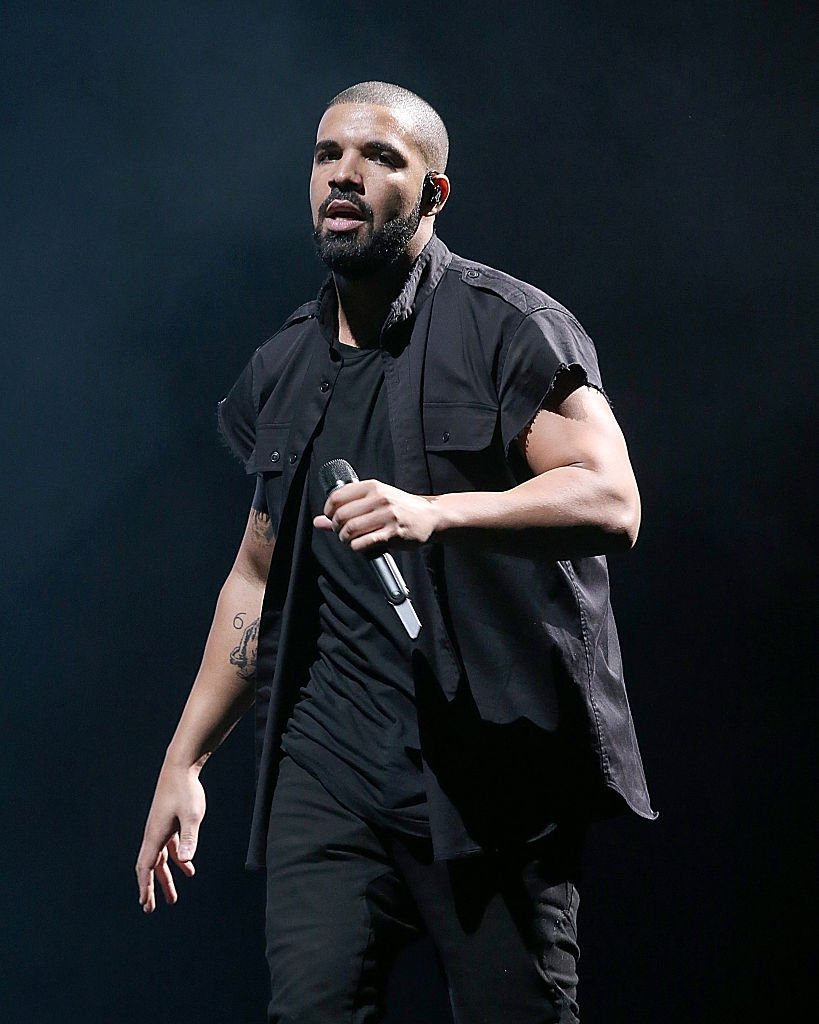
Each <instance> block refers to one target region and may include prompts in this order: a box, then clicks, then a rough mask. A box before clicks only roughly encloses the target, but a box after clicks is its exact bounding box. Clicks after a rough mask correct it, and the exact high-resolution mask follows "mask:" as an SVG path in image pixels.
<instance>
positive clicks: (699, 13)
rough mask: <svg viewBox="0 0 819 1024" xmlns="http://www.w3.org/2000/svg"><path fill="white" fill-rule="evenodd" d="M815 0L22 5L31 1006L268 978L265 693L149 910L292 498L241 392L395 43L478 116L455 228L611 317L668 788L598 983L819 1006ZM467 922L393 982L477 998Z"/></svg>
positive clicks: (13, 156) (21, 949) (731, 1009)
mask: <svg viewBox="0 0 819 1024" xmlns="http://www.w3.org/2000/svg"><path fill="white" fill-rule="evenodd" d="M811 7H812V5H808V4H796V3H794V4H786V3H778V4H777V3H769V4H757V3H718V4H712V3H699V4H697V3H686V2H677V3H659V4H648V3H646V4H641V3H638V4H623V3H613V2H606V0H603V2H598V3H591V2H585V0H580V2H559V3H558V2H555V3H552V2H546V3H536V4H532V5H523V4H505V5H497V10H496V9H494V5H493V7H490V5H488V4H481V3H473V4H468V5H467V4H457V3H456V4H454V5H453V4H450V5H430V4H427V5H419V4H412V5H404V6H401V7H395V8H393V7H391V6H390V5H382V4H363V3H356V2H349V3H347V4H344V5H342V4H333V3H326V2H321V3H314V4H292V5H290V4H275V3H261V2H256V3H254V2H249V0H248V2H234V3H232V4H228V3H218V2H215V0H210V2H201V0H200V2H197V3H193V2H191V3H182V2H179V0H167V2H165V3H155V2H154V3H137V2H124V3H101V2H88V3H84V4H67V3H63V4H60V3H51V4H49V3H45V2H42V0H36V2H32V0H29V2H26V3H8V2H7V3H6V4H5V5H4V10H3V14H2V21H0V80H1V81H2V90H0V91H1V92H2V119H3V120H2V139H1V140H0V147H1V148H2V172H1V173H2V179H1V180H2V195H3V208H4V210H3V218H2V221H3V236H4V240H3V243H2V249H1V250H0V289H2V297H3V314H2V328H3V342H2V354H3V398H4V400H3V402H2V416H3V423H2V428H3V436H4V437H5V438H6V442H5V444H4V445H3V456H2V466H3V480H4V481H5V486H4V489H3V490H4V494H3V505H4V512H5V514H6V523H5V528H4V530H3V553H2V557H3V573H2V577H3V587H4V590H3V596H2V601H3V607H2V620H1V621H2V622H3V627H4V633H5V639H4V644H3V651H4V655H5V661H6V668H5V671H4V680H3V682H4V686H3V691H4V692H3V705H4V715H3V718H4V720H5V723H6V728H5V729H4V730H3V732H4V736H3V740H2V745H1V746H2V761H3V763H2V764H0V768H2V779H3V793H2V808H0V811H2V821H3V823H4V827H3V843H2V849H3V865H2V904H1V905H0V920H2V921H3V926H4V927H3V932H4V936H5V937H4V939H3V946H4V949H3V953H4V960H5V963H4V964H3V966H2V970H0V977H2V982H0V984H2V987H3V988H4V989H5V990H6V991H4V992H3V993H2V995H0V1005H2V1006H3V1007H4V1010H5V1014H4V1015H5V1019H6V1020H10V1021H15V1022H16V1021H20V1022H26V1024H28V1022H31V1024H40V1022H43V1024H44V1022H47V1021H48V1022H50V1021H54V1020H60V1021H64V1022H67V1024H72V1022H75V1021H77V1022H79V1021H84V1022H85V1021H109V1020H116V1021H118V1022H120V1024H128V1022H133V1024H137V1022H140V1024H141V1022H145V1021H149V1020H150V1021H154V1022H157V1024H164V1022H171V1021H173V1022H175V1024H194V1022H196V1024H217V1022H219V1024H222V1022H226V1021H232V1022H248V1024H249V1022H254V1021H261V1020H262V1019H263V1010H264V1005H265V1002H266V985H267V982H266V975H265V967H264V963H263V955H262V954H263V940H262V934H261V927H262V903H263V892H262V880H261V879H260V878H259V877H258V876H252V875H248V874H246V873H245V872H244V871H243V867H242V864H243V858H244V844H245V840H246V834H247V829H248V824H249V813H250V805H251V796H252V752H251V740H250V733H249V729H248V728H247V726H248V724H249V723H243V724H242V726H240V728H239V730H238V731H237V733H236V734H235V735H234V736H233V737H232V738H231V740H230V741H229V742H228V743H227V745H226V746H225V747H224V748H223V750H222V751H220V753H219V755H218V756H217V757H216V758H215V759H214V761H213V762H212V763H211V765H209V767H208V768H207V769H206V772H205V774H204V776H203V779H204V781H205V784H206V788H207V790H208V796H209V810H208V816H207V818H206V821H205V825H204V827H203V832H202V836H201V842H200V852H199V854H198V857H197V867H198V875H197V877H196V879H195V880H193V881H190V882H185V883H183V884H182V886H181V889H182V894H181V901H180V903H179V904H178V906H177V907H175V908H173V909H169V908H167V907H165V906H164V905H163V906H161V907H160V908H159V911H158V913H157V914H155V915H154V916H153V917H151V918H147V919H146V918H145V917H144V916H143V915H142V914H141V912H140V910H139V907H138V905H137V893H136V888H135V885H134V880H133V862H134V859H135V856H136V852H137V848H138V845H139V841H140V837H141V831H142V825H143V820H144V815H145V813H146V811H147V808H148V804H149V802H150V797H151V793H152V789H153V783H154V779H155V775H156V772H157V770H158V768H159V766H160V763H161V760H162V756H163V753H164V748H165V745H166V744H167V741H168V739H169V737H170V734H171V732H172V729H173V726H174V724H175V721H176V717H177V715H178V712H179V710H180V708H181V705H182V703H183V701H184V698H185V695H186V693H187V690H188V688H189V686H190V682H191V680H192V678H193V674H194V672H195V669H196V666H197V664H198V660H199V655H200V652H201V647H202V644H203V641H204V638H205V635H206V631H207V628H208V625H209V622H210V617H211V613H212V608H213V603H214V601H215V598H216V594H217V592H218V589H219V586H220V584H221V581H222V578H223V576H224V574H225V572H226V571H227V569H228V568H229V566H230V563H231V560H232V557H233V553H234V551H235V548H236V546H237V544H238V541H239V539H240V536H241V531H242V526H243V523H244V520H245V517H246V512H247V507H248V504H249V500H250V490H249V482H248V481H247V480H246V479H245V478H244V477H243V475H242V473H241V470H240V468H239V467H238V466H237V465H236V463H235V462H233V461H232V460H231V459H230V458H229V456H228V454H227V453H226V451H225V450H224V449H223V448H222V447H221V446H220V444H219V441H218V440H217V435H216V427H215V415H214V409H215V404H216V402H217V400H218V399H219V398H220V397H221V396H222V395H223V394H224V393H225V392H226V390H227V389H228V387H229V386H230V384H231V383H232V381H233V380H234V378H235V377H236V375H237V374H238V373H239V371H240V370H241V368H242V366H243V365H244V363H245V361H246V359H247V358H248V357H249V355H250V353H251V352H252V351H253V349H254V348H255V347H256V346H257V345H258V344H259V343H260V342H261V341H262V340H263V339H264V338H265V337H266V336H267V335H268V334H270V333H272V331H273V330H274V329H275V328H276V327H277V326H278V324H279V323H280V322H281V321H282V319H283V318H284V317H285V316H286V314H287V313H288V312H289V311H290V310H291V309H292V308H293V307H295V306H296V305H298V304H300V303H301V302H302V301H304V300H305V299H307V298H309V297H311V296H312V295H313V293H314V292H315V290H316V289H317V286H318V284H319V282H320V279H321V277H322V270H321V268H320V266H319V264H318V263H317V262H316V260H315V257H314V256H313V254H312V246H311V243H310V240H309V209H308V202H307V181H308V175H309V162H310V154H311V148H312V142H313V138H314V130H315V126H316V123H317V121H318V119H319V117H320V115H321V112H322V110H323V105H324V103H325V102H326V100H327V99H329V98H330V97H331V96H332V95H333V94H334V93H335V92H337V91H338V90H339V89H341V88H343V87H345V86H347V85H349V84H351V83H353V82H355V81H360V80H362V79H368V78H384V79H386V80H389V81H396V82H399V83H401V84H404V85H406V86H408V87H409V88H411V89H413V90H416V91H417V92H419V93H420V94H421V95H423V96H424V97H425V98H427V99H429V100H430V101H431V102H432V103H433V105H435V106H436V107H437V108H438V109H439V111H440V112H441V114H442V115H443V117H444V119H445V120H446V122H447V124H448V126H449V129H450V134H451V138H452V159H451V163H450V167H449V172H450V175H451V177H452V180H453V185H454V188H453V196H452V199H451V202H450V205H449V206H448V208H447V210H446V213H445V214H444V216H443V217H442V218H441V222H440V225H439V230H440V234H441V236H442V237H443V238H444V240H445V241H446V242H447V244H448V245H449V246H450V248H452V249H453V250H454V251H456V252H458V253H461V254H462V255H465V256H468V257H471V258H474V259H478V260H480V261H482V262H486V263H489V264H492V265H495V266H499V267H501V268H503V269H505V270H507V271H509V272H511V273H513V274H516V275H517V276H520V277H523V278H525V279H527V280H530V281H532V282H533V283H535V284H537V285H539V286H540V287H542V288H544V289H545V290H546V291H548V292H550V293H551V294H553V295H555V296H556V297H557V298H558V299H559V300H561V301H562V302H564V303H565V304H566V305H568V306H569V308H571V309H572V310H573V311H574V312H575V313H576V314H577V315H578V316H579V317H580V319H581V320H582V321H583V323H584V324H585V326H586V328H587V329H588V330H589V332H590V333H591V335H592V337H593V338H595V340H596V342H597V345H598V349H599V353H600V359H601V364H602V367H603V372H604V376H605V380H606V382H607V386H608V389H609V391H610V393H611V395H612V396H613V398H614V401H615V408H616V411H617V413H618V416H619V418H620V420H621V422H622V424H623V427H624V430H625V431H626V434H627V436H628V438H629V442H630V446H631V451H632V457H633V461H634V464H635V467H636V470H637V473H638V477H639V480H640V483H641V488H642V494H643V501H644V520H643V521H644V525H643V530H642V535H641V538H640V542H639V544H638V546H637V548H636V549H635V551H634V552H633V553H632V554H630V555H628V556H621V557H616V558H613V559H612V576H613V589H614V601H615V607H616V610H617V612H618V620H619V624H620V630H621V636H622V642H623V647H624V651H625V657H626V663H627V669H628V681H629V692H630V696H631V702H632V706H633V709H634V714H635V718H636V721H637V727H638V732H639V735H640V739H641V744H642V749H643V755H644V760H645V763H646V770H647V773H648V777H649V783H650V785H651V789H652V795H653V800H654V804H655V806H656V807H657V808H658V809H659V811H660V814H661V816H660V819H659V820H658V821H657V822H656V823H653V824H651V823H647V822H643V821H638V820H626V819H621V820H617V821H614V822H610V823H607V824H603V825H600V826H598V827H596V828H595V830H594V833H593V838H592V841H591V843H590V847H589V851H588V856H587V863H586V871H587V881H586V884H585V886H584V888H583V902H582V906H581V914H580V926H581V942H582V944H583V959H582V965H581V979H582V988H581V999H582V1003H583V1006H584V1011H585V1016H584V1019H585V1020H586V1021H588V1022H603V1021H605V1022H606V1024H619V1022H622V1024H627V1022H628V1024H633V1022H635V1021H657V1022H663V1024H668V1022H675V1021H680V1022H682V1021H686V1022H688V1021H697V1022H699V1024H708V1022H715V1024H716V1022H720V1024H722V1022H725V1021H763V1020H764V1021H768V1020H796V1019H799V1016H798V1012H797V1006H798V1003H799V999H800V997H803V996H806V995H807V993H808V970H807V968H808V959H809V948H810V947H809V946H805V945H804V944H803V942H802V940H801V939H800V938H799V936H798V935H797V934H796V933H795V930H794V926H795V925H796V924H798V923H799V922H800V920H804V921H806V922H808V923H812V921H813V915H812V914H809V913H808V910H807V906H806V903H807V898H808V893H809V888H810V885H809V882H810V878H811V874H810V871H809V865H810V857H809V850H808V836H809V835H810V833H811V832H812V831H813V827H814V817H815V815H814V813H813V809H812V807H811V805H810V803H809V802H808V793H807V791H806V790H807V787H806V785H805V784H804V781H803V780H804V779H806V777H807V775H808V771H809V770H810V769H811V768H812V767H813V762H812V759H810V760H809V752H810V750H811V748H810V745H809V741H808V722H809V718H810V711H811V709H812V701H811V700H810V698H812V697H813V684H814V679H813V678H812V676H814V675H815V669H814V666H815V661H814V660H813V657H812V652H811V650H810V648H811V647H812V645H811V644H810V642H809V641H811V640H812V639H813V634H812V632H811V625H812V623H813V617H812V615H811V614H810V613H811V611H812V605H813V600H812V598H813V590H812V588H810V587H809V585H808V583H809V579H810V574H809V569H810V564H811V562H810V560H809V559H810V556H811V555H812V554H813V544H812V533H811V534H809V518H810V517H811V513H812V511H813V509H812V504H811V502H810V501H809V500H808V495H809V491H808V486H807V483H806V479H807V476H808V473H809V471H810V468H811V465H812V459H813V457H814V456H815V445H814V440H813V434H812V433H811V429H810V428H811V425H812V419H813V417H812V413H813V407H812V406H813V403H812V395H811V392H812V391H813V389H814V387H815V379H816V366H815V362H813V363H812V360H811V357H812V355H813V351H812V348H813V345H812V344H811V342H812V337H811V335H812V333H813V332H812V328H813V327H814V324H815V317H814V316H813V315H812V313H813V311H812V310H811V309H810V308H809V304H810V302H811V300H812V299H813V293H814V290H815V281H816V266H815V263H812V260H811V256H812V254H813V253H812V243H813V242H814V240H815V236H814V231H813V227H812V224H811V214H813V212H814V207H813V205H812V203H811V202H810V198H811V197H810V196H809V195H808V189H809V186H810V184H811V182H812V180H813V176H814V173H815V167H814V161H815V153H816V142H815V136H814V137H812V136H811V133H810V129H811V127H812V126H811V123H810V122H811V119H812V117H813V111H814V110H815V103H816V98H817V97H816V89H815V79H814V73H813V71H812V68H811V63H810V51H811V40H812V39H814V38H815V28H816V26H815V23H814V22H813V19H812V16H811V15H810V13H809V11H810V8H811ZM809 331H810V332H811V334H809ZM429 956H430V954H429V951H428V950H425V949H423V948H422V949H420V950H418V951H416V952H414V953H413V954H412V955H411V956H409V957H406V958H405V959H404V961H403V962H402V965H401V967H400V970H399V972H398V974H397V975H396V977H395V980H394V993H395V999H394V1008H393V1012H392V1016H391V1018H390V1020H391V1022H392V1024H398V1022H401V1024H409V1022H410V1021H420V1020H425V1021H428V1022H431V1024H432V1022H437V1021H441V1022H443V1021H445V1020H446V1019H447V1017H446V1011H445V1009H444V1008H443V1006H442V995H441V991H442V990H441V987H440V982H439V981H438V980H437V979H436V977H435V975H434V973H433V972H432V971H431V969H430V962H429ZM430 978H431V979H432V980H429V979H430ZM811 990H812V987H811Z"/></svg>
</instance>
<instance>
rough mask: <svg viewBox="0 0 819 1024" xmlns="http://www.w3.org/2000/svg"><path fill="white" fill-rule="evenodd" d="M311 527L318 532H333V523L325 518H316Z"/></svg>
mask: <svg viewBox="0 0 819 1024" xmlns="http://www.w3.org/2000/svg"><path fill="white" fill-rule="evenodd" d="M313 526H315V527H317V528H318V529H319V530H334V529H335V527H334V526H333V521H332V520H331V519H328V518H327V516H316V517H315V519H314V520H313Z"/></svg>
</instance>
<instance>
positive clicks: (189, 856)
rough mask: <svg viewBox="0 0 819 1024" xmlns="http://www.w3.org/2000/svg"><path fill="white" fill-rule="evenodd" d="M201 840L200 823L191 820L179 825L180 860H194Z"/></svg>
mask: <svg viewBox="0 0 819 1024" xmlns="http://www.w3.org/2000/svg"><path fill="white" fill-rule="evenodd" d="M198 840H199V822H198V821H196V819H194V818H191V819H188V820H186V821H181V822H180V823H179V859H180V860H193V855H194V854H195V853H196V844H197V842H198Z"/></svg>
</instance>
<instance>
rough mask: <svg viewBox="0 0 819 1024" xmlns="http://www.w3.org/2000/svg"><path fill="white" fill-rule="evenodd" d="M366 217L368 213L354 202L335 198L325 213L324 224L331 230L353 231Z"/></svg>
mask: <svg viewBox="0 0 819 1024" xmlns="http://www.w3.org/2000/svg"><path fill="white" fill-rule="evenodd" d="M366 219H367V218H366V215H365V214H364V213H362V211H361V210H359V208H358V207H357V206H356V205H355V204H354V203H350V202H347V201H346V200H344V199H334V200H333V201H332V202H331V203H330V204H329V206H328V207H327V209H326V211H325V213H324V226H325V227H327V228H329V230H330V231H352V230H353V229H354V228H357V227H358V226H359V224H363V223H364V221H365V220H366Z"/></svg>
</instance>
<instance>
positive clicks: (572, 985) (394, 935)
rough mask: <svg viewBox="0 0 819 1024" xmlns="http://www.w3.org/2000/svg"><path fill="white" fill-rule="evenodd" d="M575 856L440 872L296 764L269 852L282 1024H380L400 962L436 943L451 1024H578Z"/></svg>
mask: <svg viewBox="0 0 819 1024" xmlns="http://www.w3.org/2000/svg"><path fill="white" fill-rule="evenodd" d="M576 853H577V849H576V844H573V845H572V849H571V850H569V849H567V843H566V841H565V839H562V840H560V841H558V840H557V838H556V836H547V837H546V838H545V839H542V840H540V841H538V842H537V843H536V844H533V845H532V846H529V847H521V848H519V849H518V851H517V852H514V853H512V852H510V853H506V854H503V855H493V856H480V857H475V858H467V859H463V860H457V861H448V862H445V863H442V862H439V863H435V862H434V861H433V860H432V854H431V849H430V843H429V842H428V841H427V840H420V839H415V838H412V837H408V836H398V835H385V834H384V833H383V832H382V831H380V830H375V829H373V828H372V827H371V826H370V825H368V824H367V823H366V822H365V821H363V820H362V819H361V818H360V817H358V816H357V815H355V814H353V813H352V812H351V811H348V810H347V809H346V808H344V807H342V806H341V805H340V804H339V803H338V802H337V801H336V800H335V799H334V798H333V797H332V796H331V795H330V794H329V793H328V792H327V790H326V789H325V788H324V787H323V786H322V785H321V784H320V783H319V782H318V781H317V780H315V779H314V778H313V777H312V776H311V775H310V774H309V773H307V772H306V771H304V770H303V769H301V768H300V767H299V766H298V765H297V764H296V763H295V762H294V761H293V760H292V759H291V758H289V757H285V759H284V761H283V762H282V765H281V773H280V775H279V780H278V784H277V786H276V792H275V795H274V799H273V808H272V815H271V819H270V829H269V841H268V852H267V925H266V934H267V958H268V963H269V965H270V976H271V986H272V999H271V1002H270V1005H269V1008H268V1021H269V1022H271V1024H273V1022H275V1024H373V1022H375V1021H378V1020H380V1019H381V1015H382V1004H383V995H384V989H385V982H386V978H387V975H388V972H389V969H390V967H391V965H392V962H393V960H394V959H395V956H396V955H397V953H398V952H399V950H400V949H401V948H402V947H403V946H404V945H406V943H408V942H410V941H411V940H412V939H414V938H416V937H418V936H420V935H422V934H424V933H426V932H428V933H429V934H430V936H431V937H432V940H433V942H434V944H435V947H436V949H437V951H438V955H439V957H440V960H441V963H442V966H443V969H444V972H445V974H446V978H447V982H448V987H449V994H450V1003H451V1007H452V1013H453V1019H454V1021H455V1024H512V1022H514V1024H536V1022H537V1024H546V1022H548V1021H559V1022H563V1024H566V1022H572V1024H573V1022H576V1021H577V1020H578V1016H577V1015H578V1008H577V1002H576V986H577V966H576V965H577V958H578V948H577V932H576V919H577V906H578V899H579V897H578V893H577V888H576V886H575V884H574V881H573V879H574V878H575V877H576V872H575V865H576Z"/></svg>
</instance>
